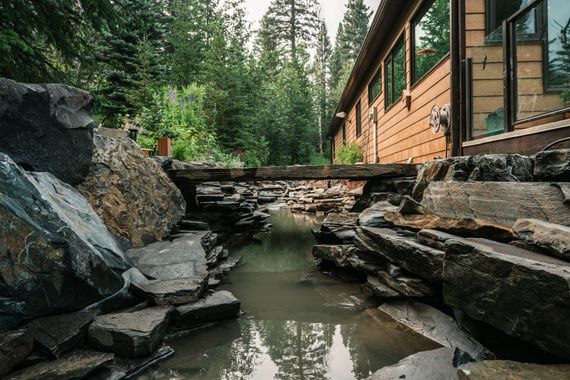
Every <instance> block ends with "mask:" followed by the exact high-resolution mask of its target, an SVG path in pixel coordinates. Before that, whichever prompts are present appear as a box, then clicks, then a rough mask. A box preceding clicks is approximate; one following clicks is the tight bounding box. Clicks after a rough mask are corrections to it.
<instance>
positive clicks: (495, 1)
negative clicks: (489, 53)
mask: <svg viewBox="0 0 570 380" xmlns="http://www.w3.org/2000/svg"><path fill="white" fill-rule="evenodd" d="M532 2H534V0H487V35H488V36H489V39H490V40H492V41H500V40H501V39H502V38H503V36H502V30H499V27H500V26H501V25H502V23H503V21H505V20H506V19H508V18H509V17H511V16H512V15H514V14H515V13H516V12H517V11H519V10H521V9H522V8H524V7H526V6H527V5H528V4H530V3H532ZM535 33H537V30H536V14H535V13H534V12H531V13H528V14H527V15H526V16H525V18H524V21H522V22H521V23H519V25H517V34H519V35H524V34H526V35H534V34H535Z"/></svg>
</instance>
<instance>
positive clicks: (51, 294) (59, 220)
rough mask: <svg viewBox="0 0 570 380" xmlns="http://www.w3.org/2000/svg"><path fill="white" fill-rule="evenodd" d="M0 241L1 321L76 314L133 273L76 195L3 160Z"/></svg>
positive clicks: (1, 157) (50, 178)
mask: <svg viewBox="0 0 570 380" xmlns="http://www.w3.org/2000/svg"><path fill="white" fill-rule="evenodd" d="M0 236H4V237H5V238H1V239H0V294H2V296H3V298H2V300H1V301H0V320H2V321H10V320H11V321H12V323H20V322H22V321H23V320H26V319H32V318H37V317H41V316H44V315H47V314H56V313H63V312H69V311H76V310H78V309H81V308H83V307H85V306H88V305H89V304H92V303H94V302H96V301H99V300H101V299H102V298H105V297H107V296H109V295H111V294H113V293H115V292H116V291H117V290H119V289H120V288H121V286H122V283H123V281H122V278H121V273H122V272H124V271H125V270H127V269H129V268H130V267H131V266H132V265H131V263H130V261H129V260H128V259H127V257H126V256H125V255H124V253H123V251H122V250H121V248H120V247H119V246H118V244H117V242H116V241H115V239H114V238H113V236H112V235H111V234H110V233H109V231H108V230H107V228H106V227H105V225H104V224H103V223H102V222H101V220H100V219H99V217H98V216H97V214H95V212H94V211H93V209H92V208H91V206H90V205H89V203H88V202H87V200H86V199H85V198H83V196H81V194H79V192H77V191H76V190H75V189H74V188H72V187H71V186H70V185H67V184H66V183H63V182H62V181H60V180H58V179H57V178H55V177H54V176H53V175H51V174H49V173H27V172H25V171H24V170H22V169H21V168H20V167H18V166H17V165H16V164H15V163H14V162H13V161H12V160H11V159H10V158H9V157H8V156H7V155H5V154H2V153H0ZM6 328H9V324H5V323H3V324H2V326H0V330H2V329H6Z"/></svg>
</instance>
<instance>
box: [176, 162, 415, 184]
mask: <svg viewBox="0 0 570 380" xmlns="http://www.w3.org/2000/svg"><path fill="white" fill-rule="evenodd" d="M416 172H417V169H416V165H411V164H386V165H383V164H374V165H324V166H267V167H261V168H238V169H183V170H170V171H169V174H170V177H171V178H172V179H173V181H174V182H176V183H202V182H224V181H234V182H248V181H277V180H327V179H350V180H368V179H372V178H380V177H383V178H388V177H405V176H415V175H416Z"/></svg>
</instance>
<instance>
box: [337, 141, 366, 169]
mask: <svg viewBox="0 0 570 380" xmlns="http://www.w3.org/2000/svg"><path fill="white" fill-rule="evenodd" d="M337 156H338V161H339V163H341V164H346V165H352V164H355V163H357V162H362V160H363V159H364V155H363V154H362V151H361V150H360V146H358V144H357V143H355V142H353V143H350V144H348V145H344V146H342V147H341V148H340V149H339V150H338V153H337Z"/></svg>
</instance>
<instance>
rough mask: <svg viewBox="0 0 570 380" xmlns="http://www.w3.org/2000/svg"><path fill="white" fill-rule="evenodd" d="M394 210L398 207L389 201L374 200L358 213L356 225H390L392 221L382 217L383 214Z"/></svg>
mask: <svg viewBox="0 0 570 380" xmlns="http://www.w3.org/2000/svg"><path fill="white" fill-rule="evenodd" d="M396 211H398V207H396V206H394V205H392V204H391V203H390V202H386V201H382V202H376V203H374V204H373V205H372V206H370V207H368V208H367V209H365V210H364V211H362V212H361V213H360V215H358V225H360V226H365V227H383V228H384V227H392V223H390V222H388V221H386V219H384V214H385V213H386V212H396Z"/></svg>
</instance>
